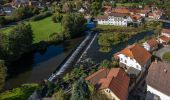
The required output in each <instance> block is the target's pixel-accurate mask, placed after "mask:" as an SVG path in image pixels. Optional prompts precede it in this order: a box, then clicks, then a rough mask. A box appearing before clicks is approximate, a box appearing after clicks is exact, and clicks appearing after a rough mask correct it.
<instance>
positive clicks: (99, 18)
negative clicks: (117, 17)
mask: <svg viewBox="0 0 170 100" xmlns="http://www.w3.org/2000/svg"><path fill="white" fill-rule="evenodd" d="M95 19H98V20H108V16H107V15H99V16H97V17H96V18H95Z"/></svg>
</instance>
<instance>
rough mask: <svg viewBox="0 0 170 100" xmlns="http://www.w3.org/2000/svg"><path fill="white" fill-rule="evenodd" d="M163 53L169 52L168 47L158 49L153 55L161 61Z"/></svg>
mask: <svg viewBox="0 0 170 100" xmlns="http://www.w3.org/2000/svg"><path fill="white" fill-rule="evenodd" d="M165 52H170V46H168V47H163V48H161V49H159V50H158V51H157V52H156V53H155V55H156V56H157V57H159V58H161V59H162V56H163V54H164V53H165Z"/></svg>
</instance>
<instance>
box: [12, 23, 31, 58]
mask: <svg viewBox="0 0 170 100" xmlns="http://www.w3.org/2000/svg"><path fill="white" fill-rule="evenodd" d="M32 42H33V32H32V29H31V26H30V25H29V24H28V25H26V24H19V25H17V26H16V27H15V28H14V29H13V30H12V31H11V32H10V34H9V50H10V56H11V57H12V59H16V58H19V57H20V56H21V54H23V53H25V52H28V51H30V50H31V49H32Z"/></svg>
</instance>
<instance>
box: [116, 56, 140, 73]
mask: <svg viewBox="0 0 170 100" xmlns="http://www.w3.org/2000/svg"><path fill="white" fill-rule="evenodd" d="M118 56H119V61H120V63H123V64H125V65H126V66H128V67H133V68H136V69H138V70H140V71H141V70H142V69H141V65H140V64H139V63H138V62H137V61H136V60H135V59H133V58H130V57H127V56H125V55H123V54H119V55H118Z"/></svg>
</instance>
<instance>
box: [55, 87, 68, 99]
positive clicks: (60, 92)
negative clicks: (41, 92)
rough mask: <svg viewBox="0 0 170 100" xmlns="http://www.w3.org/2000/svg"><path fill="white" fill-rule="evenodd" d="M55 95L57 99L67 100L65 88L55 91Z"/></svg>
mask: <svg viewBox="0 0 170 100" xmlns="http://www.w3.org/2000/svg"><path fill="white" fill-rule="evenodd" d="M53 97H55V99H56V100H66V98H67V95H66V94H65V93H64V90H62V89H60V90H58V91H57V92H55V93H54V95H53Z"/></svg>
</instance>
